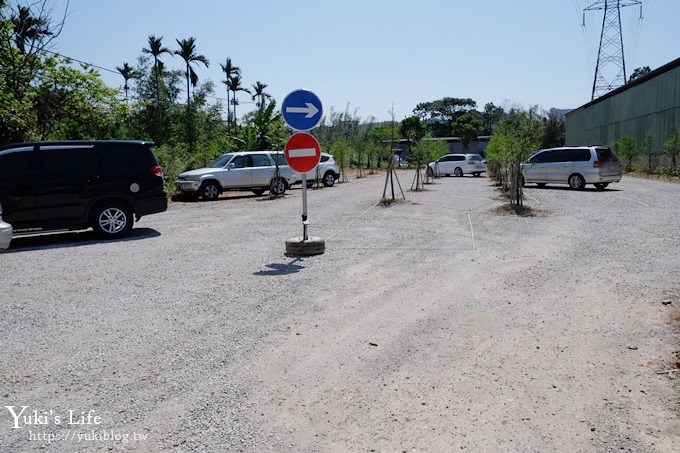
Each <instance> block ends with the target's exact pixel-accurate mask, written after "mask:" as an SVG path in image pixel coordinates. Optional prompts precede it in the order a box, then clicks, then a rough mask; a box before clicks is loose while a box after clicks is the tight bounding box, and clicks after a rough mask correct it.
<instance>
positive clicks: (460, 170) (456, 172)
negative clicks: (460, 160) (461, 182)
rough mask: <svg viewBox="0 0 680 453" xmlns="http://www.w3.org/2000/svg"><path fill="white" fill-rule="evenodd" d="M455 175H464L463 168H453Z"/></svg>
mask: <svg viewBox="0 0 680 453" xmlns="http://www.w3.org/2000/svg"><path fill="white" fill-rule="evenodd" d="M453 176H463V169H462V168H460V167H456V169H455V170H453Z"/></svg>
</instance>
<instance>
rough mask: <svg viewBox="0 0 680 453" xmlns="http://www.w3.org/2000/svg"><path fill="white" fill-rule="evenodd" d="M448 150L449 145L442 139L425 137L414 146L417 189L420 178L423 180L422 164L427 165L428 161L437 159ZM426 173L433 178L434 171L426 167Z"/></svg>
mask: <svg viewBox="0 0 680 453" xmlns="http://www.w3.org/2000/svg"><path fill="white" fill-rule="evenodd" d="M448 152H449V146H448V145H447V144H446V142H444V141H442V140H432V139H429V140H428V139H425V140H421V141H420V142H418V144H417V145H416V146H415V147H414V148H413V158H414V159H415V161H416V169H417V170H416V171H417V173H416V176H415V186H416V189H418V180H419V179H420V180H421V181H422V179H421V177H420V171H421V168H420V167H421V165H422V164H425V165H427V163H428V162H432V161H434V160H437V159H438V158H440V157H441V156H443V155H445V154H446V153H448ZM426 175H427V176H428V177H430V178H431V177H432V176H434V172H433V171H432V172H431V171H430V170H428V169H426Z"/></svg>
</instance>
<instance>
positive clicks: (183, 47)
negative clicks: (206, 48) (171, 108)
mask: <svg viewBox="0 0 680 453" xmlns="http://www.w3.org/2000/svg"><path fill="white" fill-rule="evenodd" d="M176 41H177V44H178V45H179V49H178V50H175V55H179V56H180V57H181V58H182V60H184V63H185V64H186V72H185V76H186V79H187V128H188V132H189V151H190V152H192V153H193V151H194V139H193V125H192V118H191V91H190V87H189V85H190V84H191V86H194V87H195V86H196V85H197V84H198V74H196V72H195V71H194V68H193V67H192V65H194V64H196V63H202V64H203V65H204V66H205V67H206V68H207V67H209V66H210V62H209V61H208V59H207V58H206V57H205V56H204V55H199V54H196V39H195V38H194V37H193V36H192V37H190V38H189V39H183V40H181V41H180V40H179V39H176Z"/></svg>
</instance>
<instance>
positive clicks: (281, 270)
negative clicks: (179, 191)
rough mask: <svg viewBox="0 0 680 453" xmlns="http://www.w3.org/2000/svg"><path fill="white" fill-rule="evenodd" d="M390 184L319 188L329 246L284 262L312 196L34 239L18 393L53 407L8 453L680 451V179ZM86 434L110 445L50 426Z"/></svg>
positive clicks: (5, 360) (20, 313)
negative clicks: (678, 373) (84, 418)
mask: <svg viewBox="0 0 680 453" xmlns="http://www.w3.org/2000/svg"><path fill="white" fill-rule="evenodd" d="M411 177H412V172H406V171H404V172H402V173H401V182H402V185H403V186H404V188H405V189H407V188H408V186H410V182H411ZM383 183H384V178H383V177H381V176H378V175H376V176H371V177H369V178H366V179H360V180H357V179H352V180H351V181H350V182H349V183H346V184H341V185H339V186H337V187H334V188H330V189H322V190H314V191H312V192H310V194H309V204H310V207H309V210H310V220H311V222H312V225H311V226H310V230H311V234H312V235H314V236H320V237H323V238H325V239H326V253H325V254H323V255H321V256H317V257H310V258H303V259H299V258H294V257H287V256H285V255H284V253H283V251H284V242H285V240H286V239H287V238H289V237H294V236H299V235H300V232H301V225H300V220H299V211H300V209H301V206H300V205H301V194H300V190H293V191H290V192H289V194H288V195H286V197H285V198H284V199H282V200H262V199H258V198H257V197H234V196H228V197H227V198H229V199H221V200H219V201H217V202H215V203H200V202H199V203H175V204H173V205H172V206H171V207H170V210H169V211H168V212H167V213H165V214H163V215H159V216H155V217H154V216H152V217H149V218H148V219H142V221H141V222H140V223H139V225H138V226H137V229H136V230H134V231H133V235H132V237H131V238H129V240H125V241H118V242H113V243H110V242H98V241H96V240H94V239H93V238H92V236H91V235H89V233H81V234H66V235H62V236H60V237H57V238H55V237H50V238H44V237H43V238H40V239H28V238H26V239H21V240H17V241H15V242H14V243H13V247H12V248H11V249H10V250H9V251H8V252H5V253H2V254H0V262H2V263H3V266H2V268H3V271H2V275H0V286H2V288H3V293H2V295H1V296H0V301H1V303H0V329H1V330H2V332H5V340H4V344H3V348H2V351H0V359H2V360H0V398H2V401H3V404H2V406H7V405H10V406H14V407H15V409H17V410H20V408H21V406H24V405H26V406H30V408H29V409H28V410H30V411H31V412H32V411H33V410H37V411H38V414H41V413H42V412H43V411H50V410H51V411H53V415H52V418H51V419H49V420H48V421H49V423H47V424H43V425H36V424H26V423H23V422H22V426H21V427H20V428H18V429H14V428H13V426H12V424H13V417H12V415H11V413H10V411H9V410H8V409H7V408H4V409H3V415H2V416H1V417H0V450H3V451H7V450H8V449H14V450H20V451H21V450H32V449H39V448H44V449H45V450H46V451H71V450H81V451H87V450H93V449H107V448H109V449H114V450H118V449H121V450H142V451H156V450H171V449H178V450H192V449H197V450H205V451H225V450H226V451H266V450H273V451H282V450H283V451H436V452H440V451H453V450H468V451H609V450H612V451H613V450H617V451H620V450H624V451H626V450H630V451H669V452H670V451H674V450H675V451H677V446H678V445H680V418H679V416H678V414H679V413H680V397H679V394H680V393H679V392H680V386H679V385H678V382H680V380H678V379H676V380H671V379H669V377H668V375H665V374H657V373H658V372H660V371H663V370H665V369H667V368H668V366H669V364H670V363H671V361H672V360H673V357H674V351H677V350H678V344H680V338H679V333H678V330H677V329H676V330H673V327H672V325H671V324H670V321H669V320H670V318H671V317H672V316H673V314H674V313H676V310H678V308H679V307H680V267H679V266H678V256H679V252H680V242H679V241H678V237H679V236H680V234H679V233H680V224H679V223H678V220H677V219H678V218H679V217H680V201H679V200H680V198H679V197H678V195H679V194H680V185H675V184H669V183H662V182H656V181H649V180H642V179H635V178H624V180H623V181H622V182H621V183H620V184H615V185H612V186H611V190H606V191H603V192H599V191H595V190H585V191H580V192H576V191H570V190H567V189H562V188H545V189H538V188H527V190H526V194H527V203H528V204H530V205H531V206H532V207H533V208H536V209H537V211H538V215H536V216H534V217H516V216H503V215H498V214H497V213H496V212H495V210H494V208H496V207H497V206H499V205H500V204H501V203H502V201H501V200H500V199H499V193H498V192H497V191H496V189H495V188H494V187H493V186H492V185H491V184H490V182H489V180H487V179H485V178H473V177H464V178H441V179H438V180H436V182H435V184H433V185H429V186H427V190H426V191H423V192H410V191H406V192H405V194H406V198H407V200H406V201H404V202H400V203H395V204H393V205H392V206H390V207H383V206H382V205H379V204H376V202H377V201H378V200H379V198H380V195H381V193H382V189H383ZM669 301H670V303H669ZM69 410H73V411H75V413H76V414H80V413H81V412H85V414H87V413H88V411H95V413H96V414H97V415H99V416H101V423H100V424H97V425H95V424H90V425H74V426H66V425H65V424H64V423H61V424H56V423H55V420H54V414H63V416H62V417H61V418H62V420H61V421H62V422H63V421H64V420H65V419H66V414H68V411H69ZM66 429H68V430H69V431H68V433H69V434H71V433H74V434H83V433H88V432H89V431H90V430H94V433H95V434H94V436H93V438H92V439H88V438H86V437H82V438H80V440H79V437H78V436H75V438H71V439H56V438H55V439H51V440H49V441H47V440H40V439H36V438H35V436H33V438H31V436H30V435H29V430H32V432H33V434H36V433H38V432H41V433H43V434H45V435H48V434H50V433H52V434H57V433H59V434H61V433H65V430H66ZM101 431H104V432H110V433H111V435H112V437H113V436H115V435H116V434H117V435H119V439H117V440H116V439H115V437H114V438H112V439H109V440H106V439H104V438H103V437H102V436H101V435H100V436H99V437H100V439H96V437H97V436H96V435H97V433H100V434H101ZM124 434H128V435H129V436H128V437H127V441H124V440H123V437H122V436H123V435H124Z"/></svg>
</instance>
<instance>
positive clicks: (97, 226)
mask: <svg viewBox="0 0 680 453" xmlns="http://www.w3.org/2000/svg"><path fill="white" fill-rule="evenodd" d="M133 222H134V220H133V218H132V211H131V210H130V208H128V207H127V206H125V205H123V204H119V203H111V204H107V203H104V204H101V205H99V206H97V207H96V208H95V209H94V211H93V215H92V229H93V230H94V232H95V233H96V234H97V235H98V236H101V237H105V238H109V239H114V238H119V237H121V236H124V235H126V234H127V233H128V232H129V231H130V230H131V229H132V224H133Z"/></svg>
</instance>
